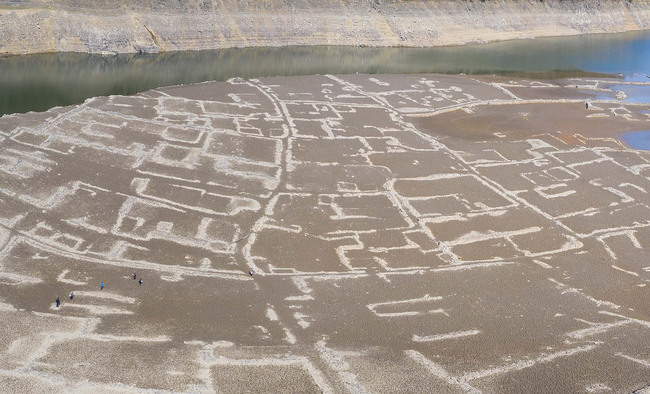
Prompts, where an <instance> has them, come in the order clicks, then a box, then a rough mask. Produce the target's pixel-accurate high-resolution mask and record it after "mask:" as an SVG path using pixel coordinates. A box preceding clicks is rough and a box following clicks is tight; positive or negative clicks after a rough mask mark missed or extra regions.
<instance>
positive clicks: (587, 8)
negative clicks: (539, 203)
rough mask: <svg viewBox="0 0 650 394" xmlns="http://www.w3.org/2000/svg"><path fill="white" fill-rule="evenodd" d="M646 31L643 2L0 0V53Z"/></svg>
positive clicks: (649, 5) (428, 43)
mask: <svg viewBox="0 0 650 394" xmlns="http://www.w3.org/2000/svg"><path fill="white" fill-rule="evenodd" d="M649 28H650V1H648V0H633V1H632V0H598V1H593V0H541V1H540V0H498V1H492V0H490V1H479V0H464V1H462V0H415V1H402V0H389V1H379V0H369V1H341V2H333V1H326V0H318V1H306V0H282V1H280V0H263V1H214V0H184V1H177V0H162V1H144V0H135V1H96V0H32V1H29V0H0V54H28V53H42V52H90V53H103V54H114V53H124V52H159V51H177V50H199V49H218V48H232V47H250V46H257V47H259V46H285V45H368V46H415V47H432V46H441V45H459V44H466V43H477V42H488V41H496V40H508V39H520V38H534V37H544V36H567V35H577V34H586V33H616V32H624V31H631V30H644V29H649Z"/></svg>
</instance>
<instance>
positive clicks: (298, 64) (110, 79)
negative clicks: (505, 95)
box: [0, 32, 650, 114]
mask: <svg viewBox="0 0 650 394" xmlns="http://www.w3.org/2000/svg"><path fill="white" fill-rule="evenodd" d="M649 64H650V33H649V32H645V33H624V34H615V35H588V36H578V37H565V38H546V39H536V40H525V41H508V42H500V43H491V44H485V45H470V46H460V47H446V48H359V47H284V48H245V49H224V50H215V51H197V52H167V53H161V54H158V55H118V56H114V57H101V56H96V55H87V54H48V55H31V56H12V57H5V58H0V114H5V113H14V112H26V111H43V110H46V109H48V108H51V107H53V106H60V105H69V104H75V103H80V102H82V101H83V100H85V99H86V98H88V97H93V96H100V95H109V94H133V93H136V92H140V91H144V90H147V89H152V88H156V87H160V86H168V85H177V84H186V83H194V82H203V81H210V80H217V81H223V80H226V79H228V78H232V77H243V78H254V77H262V76H275V75H285V76H290V75H312V74H349V73H356V72H358V73H369V74H375V73H400V74H402V73H403V74H408V73H430V72H437V73H467V74H479V73H490V74H491V73H513V72H516V73H521V72H544V73H545V74H538V77H545V76H550V77H553V76H558V75H559V76H568V75H578V74H579V71H592V72H599V73H622V74H625V75H630V76H631V75H632V74H633V73H641V74H638V76H637V77H639V76H640V78H645V77H644V76H643V74H642V73H644V72H648V70H647V69H648V65H649ZM549 72H550V74H549ZM555 72H561V73H560V74H557V73H555ZM567 72H568V73H567Z"/></svg>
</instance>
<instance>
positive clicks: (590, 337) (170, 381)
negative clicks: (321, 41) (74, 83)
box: [0, 75, 650, 393]
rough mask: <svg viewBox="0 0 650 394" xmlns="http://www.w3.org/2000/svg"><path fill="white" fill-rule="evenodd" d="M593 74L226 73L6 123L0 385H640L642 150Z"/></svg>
mask: <svg viewBox="0 0 650 394" xmlns="http://www.w3.org/2000/svg"><path fill="white" fill-rule="evenodd" d="M612 83H616V84H617V86H621V82H620V81H615V82H613V81H608V80H597V79H589V78H586V79H571V80H558V81H551V82H549V81H544V82H539V81H530V80H524V79H505V78H499V77H489V76H485V77H478V78H474V77H469V76H446V75H409V76H400V75H390V76H389V75H374V76H367V75H352V76H349V75H348V76H329V75H328V76H309V77H291V78H263V79H259V80H250V81H245V80H240V79H234V80H231V81H229V82H224V83H205V84H200V85H194V86H181V87H171V88H163V89H159V90H153V91H149V92H145V93H142V94H139V95H136V96H131V97H122V96H112V97H100V98H94V99H90V100H88V101H86V102H85V103H84V104H82V105H79V106H75V107H67V108H56V109H52V110H50V111H48V112H45V113H30V114H25V115H11V116H4V117H3V118H2V119H1V120H0V133H1V134H0V170H1V171H0V206H1V209H0V315H1V316H0V319H1V321H2V322H3V323H2V324H0V387H2V388H3V391H8V392H9V391H11V392H17V391H46V390H67V391H89V390H100V391H102V392H130V391H138V390H142V389H155V390H163V391H194V392H210V391H217V392H232V391H251V392H269V391H270V392H283V393H287V392H298V393H307V392H346V391H350V392H355V393H356V392H404V391H409V392H415V391H419V392H437V393H443V392H450V393H453V392H479V391H480V392H488V393H489V392H530V391H536V392H585V391H587V392H607V391H613V392H631V391H635V390H644V389H645V390H648V387H649V386H650V302H648V301H650V297H649V292H648V282H649V281H650V263H649V262H648V253H647V251H648V249H649V248H650V206H649V204H650V197H649V194H648V193H649V192H650V153H649V152H644V151H637V150H634V149H631V148H629V147H626V146H624V145H623V144H622V143H621V142H619V141H618V140H617V139H616V138H615V137H616V136H617V133H621V132H624V131H635V130H650V112H649V109H650V106H649V104H648V103H639V102H634V101H633V100H632V101H630V100H627V101H626V100H618V99H620V98H621V97H622V96H621V94H620V93H618V92H616V91H613V90H611V89H609V86H610V85H611V84H612ZM623 84H625V82H624V83H623ZM628 84H635V85H638V86H641V87H643V86H647V85H648V84H643V83H633V82H630V83H628ZM648 88H649V89H650V86H649V87H648ZM617 97H618V99H617ZM585 101H589V102H590V104H591V105H590V107H589V109H585ZM250 269H253V270H254V275H253V276H250V275H249V270H250ZM134 272H135V273H136V274H137V276H138V279H140V278H142V279H143V280H144V282H143V283H142V285H138V283H137V280H133V279H132V274H133V273H134ZM101 282H103V283H104V284H105V288H104V289H103V290H100V288H99V284H100V283H101ZM71 291H74V292H75V294H76V296H75V298H74V300H68V297H67V294H68V293H70V292H71ZM57 296H58V297H60V298H61V300H62V305H61V307H60V308H57V307H56V306H55V305H54V300H55V298H56V297H57Z"/></svg>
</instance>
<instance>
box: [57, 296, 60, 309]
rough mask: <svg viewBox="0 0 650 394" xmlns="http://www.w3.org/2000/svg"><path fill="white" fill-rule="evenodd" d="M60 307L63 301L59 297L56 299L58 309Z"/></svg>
mask: <svg viewBox="0 0 650 394" xmlns="http://www.w3.org/2000/svg"><path fill="white" fill-rule="evenodd" d="M60 306H61V301H60V300H59V297H56V307H57V308H58V307H60Z"/></svg>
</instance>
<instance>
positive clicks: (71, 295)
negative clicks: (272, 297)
mask: <svg viewBox="0 0 650 394" xmlns="http://www.w3.org/2000/svg"><path fill="white" fill-rule="evenodd" d="M251 275H252V274H251ZM136 278H137V276H136V274H135V272H134V273H133V280H135V279H136ZM142 282H144V281H143V280H142V278H140V280H139V281H138V284H139V285H140V286H142ZM99 290H100V291H102V290H104V282H101V283H100V284H99ZM68 297H69V298H70V300H71V301H72V299H73V298H74V291H71V292H70V294H69V295H68ZM55 303H56V307H57V308H59V307H60V306H61V300H60V299H59V297H56V301H55Z"/></svg>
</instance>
